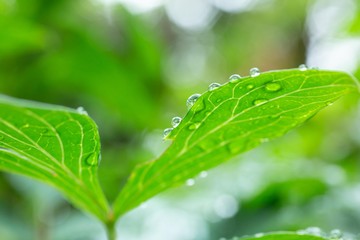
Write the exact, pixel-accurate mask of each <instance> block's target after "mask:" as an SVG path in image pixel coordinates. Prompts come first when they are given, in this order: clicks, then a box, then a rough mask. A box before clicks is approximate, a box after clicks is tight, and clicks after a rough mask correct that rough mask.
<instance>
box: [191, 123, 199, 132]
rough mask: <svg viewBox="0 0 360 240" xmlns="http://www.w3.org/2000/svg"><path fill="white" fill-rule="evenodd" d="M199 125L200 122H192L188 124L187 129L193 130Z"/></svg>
mask: <svg viewBox="0 0 360 240" xmlns="http://www.w3.org/2000/svg"><path fill="white" fill-rule="evenodd" d="M199 127H200V123H193V124H190V125H189V130H195V129H198V128H199Z"/></svg>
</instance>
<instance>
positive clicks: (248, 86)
mask: <svg viewBox="0 0 360 240" xmlns="http://www.w3.org/2000/svg"><path fill="white" fill-rule="evenodd" d="M246 88H247V89H249V90H250V89H253V88H254V85H252V84H249V85H247V86H246Z"/></svg>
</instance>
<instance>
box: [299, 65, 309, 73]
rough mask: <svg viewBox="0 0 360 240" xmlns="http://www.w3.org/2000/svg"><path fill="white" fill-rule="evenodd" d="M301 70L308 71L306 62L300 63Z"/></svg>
mask: <svg viewBox="0 0 360 240" xmlns="http://www.w3.org/2000/svg"><path fill="white" fill-rule="evenodd" d="M299 70H300V71H306V70H308V67H307V66H306V65H305V64H300V65H299Z"/></svg>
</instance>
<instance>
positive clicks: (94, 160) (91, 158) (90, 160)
mask: <svg viewBox="0 0 360 240" xmlns="http://www.w3.org/2000/svg"><path fill="white" fill-rule="evenodd" d="M85 162H86V163H87V165H89V166H96V165H98V163H99V156H98V155H97V154H94V153H90V154H89V155H87V156H85Z"/></svg>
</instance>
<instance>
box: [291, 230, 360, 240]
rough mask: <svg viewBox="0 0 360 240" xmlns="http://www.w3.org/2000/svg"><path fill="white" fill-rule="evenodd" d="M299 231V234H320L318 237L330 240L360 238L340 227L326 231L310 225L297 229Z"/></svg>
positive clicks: (355, 239) (356, 239)
mask: <svg viewBox="0 0 360 240" xmlns="http://www.w3.org/2000/svg"><path fill="white" fill-rule="evenodd" d="M297 233H298V234H299V235H313V236H318V237H322V238H325V239H328V240H358V239H359V238H358V237H355V236H353V235H350V234H344V233H343V232H342V231H341V230H339V229H333V230H331V231H330V232H329V233H326V232H324V231H323V230H322V229H321V228H319V227H308V228H306V229H304V230H299V231H297Z"/></svg>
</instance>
